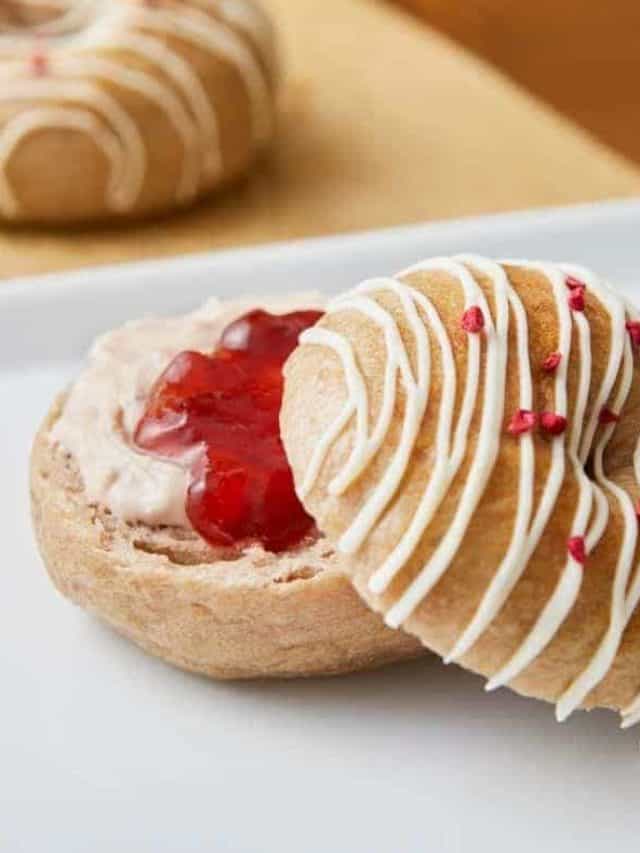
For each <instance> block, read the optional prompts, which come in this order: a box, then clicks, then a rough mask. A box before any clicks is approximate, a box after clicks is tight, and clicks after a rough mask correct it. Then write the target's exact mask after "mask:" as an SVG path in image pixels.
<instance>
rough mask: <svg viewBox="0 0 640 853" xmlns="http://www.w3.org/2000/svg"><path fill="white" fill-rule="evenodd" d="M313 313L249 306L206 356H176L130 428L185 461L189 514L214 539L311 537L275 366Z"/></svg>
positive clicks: (291, 541)
mask: <svg viewBox="0 0 640 853" xmlns="http://www.w3.org/2000/svg"><path fill="white" fill-rule="evenodd" d="M321 316H322V312H320V311H294V312H293V313H290V314H283V315H274V314H269V313H268V312H266V311H262V310H256V311H251V312H250V313H248V314H246V315H245V316H243V317H240V318H239V319H238V320H236V321H235V322H233V323H231V324H230V325H229V326H228V327H227V328H226V329H225V331H224V332H223V334H222V338H221V340H220V344H219V346H218V348H217V349H216V350H215V351H214V352H213V353H212V354H211V355H203V354H202V353H199V352H182V353H180V354H179V355H177V356H176V357H175V358H174V360H173V361H172V362H171V364H170V365H169V366H168V367H167V368H166V370H165V371H164V373H163V374H162V375H161V376H160V378H159V379H158V380H157V381H156V383H155V385H154V387H153V389H152V390H151V394H150V396H149V399H148V400H147V405H146V409H145V412H144V414H143V416H142V418H141V420H140V422H139V424H138V426H137V429H136V433H135V442H136V444H137V445H138V446H139V447H140V448H142V449H143V450H146V451H148V452H150V453H153V454H154V455H156V456H160V457H163V458H166V459H175V460H178V461H183V462H184V461H185V460H187V462H188V464H189V468H190V482H189V488H188V491H187V496H186V512H187V516H188V518H189V520H190V522H191V524H192V525H193V527H194V528H195V530H197V532H198V533H199V534H200V535H201V536H202V537H203V538H204V539H206V540H207V542H209V543H210V544H212V545H218V546H220V545H222V546H233V545H242V544H247V543H250V542H253V543H255V542H260V543H261V544H262V545H263V546H264V548H266V549H267V550H268V551H283V550H285V549H287V548H291V547H293V546H295V545H297V544H299V543H300V542H301V541H302V539H304V537H305V536H307V535H309V534H311V533H313V530H314V522H313V519H312V518H311V517H310V516H309V515H307V513H306V512H305V511H304V509H303V507H302V504H301V503H300V501H299V500H298V498H297V496H296V493H295V490H294V486H293V476H292V474H291V469H290V468H289V463H288V462H287V458H286V456H285V452H284V448H283V446H282V441H281V439H280V426H279V414H280V406H281V403H282V391H283V384H284V383H283V376H282V367H283V365H284V362H285V361H286V359H287V357H288V356H289V354H290V353H291V351H292V350H293V349H294V348H295V346H296V344H297V342H298V336H299V335H300V333H301V332H302V331H304V329H306V328H308V327H309V326H312V325H314V323H316V322H317V321H318V320H319V319H320V317H321Z"/></svg>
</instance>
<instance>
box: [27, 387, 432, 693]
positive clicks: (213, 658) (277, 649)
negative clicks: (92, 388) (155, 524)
mask: <svg viewBox="0 0 640 853" xmlns="http://www.w3.org/2000/svg"><path fill="white" fill-rule="evenodd" d="M61 405H62V399H61V400H59V401H58V402H57V403H56V404H55V405H54V407H53V408H52V410H51V412H50V414H49V416H48V417H47V419H46V421H45V423H44V424H43V426H42V428H41V429H40V432H39V433H38V435H37V437H36V440H35V443H34V447H33V452H32V460H31V497H32V512H33V521H34V527H35V531H36V536H37V541H38V545H39V547H40V551H41V553H42V556H43V559H44V562H45V564H46V567H47V570H48V572H49V574H50V576H51V579H52V580H53V582H54V583H55V585H56V587H57V588H58V589H59V590H60V592H62V593H63V595H65V596H67V597H68V598H70V599H71V600H72V601H74V602H75V603H77V604H79V605H80V606H82V607H84V608H86V609H88V610H90V611H91V612H93V613H95V614H96V615H97V616H99V617H100V618H101V619H103V620H104V621H106V622H108V623H109V624H110V625H112V626H113V627H114V628H115V629H116V630H118V631H119V632H120V633H122V634H123V635H125V636H127V637H128V638H129V639H131V640H133V641H134V642H135V643H137V644H138V645H139V646H141V647H142V648H143V649H145V650H146V651H148V652H150V653H151V654H154V655H157V656H158V657H161V658H163V659H164V660H166V661H168V662H170V663H172V664H175V665H176V666H179V667H181V668H183V669H187V670H191V671H194V672H199V673H202V674H204V675H208V676H211V677H215V678H253V677H289V676H311V675H321V674H322V675H325V674H327V675H328V674H338V673H344V672H351V671H353V670H358V669H363V668H369V667H375V666H380V665H382V664H386V663H389V662H391V661H395V660H401V659H405V658H411V657H415V656H417V655H418V654H420V647H419V644H418V643H417V642H416V641H415V640H414V639H413V638H410V637H408V636H406V635H403V634H401V633H398V632H394V631H391V630H389V629H387V628H385V627H384V626H383V625H382V622H381V620H380V618H379V617H378V616H376V615H375V614H373V613H371V612H370V611H369V610H368V608H366V607H365V605H364V604H363V603H362V602H361V601H360V599H359V598H358V596H357V595H356V593H355V592H354V591H353V589H352V587H351V585H350V583H349V581H348V580H347V579H346V578H345V577H344V575H342V574H341V573H340V571H339V570H338V565H337V564H338V560H337V558H336V557H335V556H334V555H333V554H332V551H331V549H330V548H329V547H328V546H326V545H324V544H322V543H317V544H316V545H314V546H311V547H309V548H306V549H303V550H302V551H300V552H299V553H296V554H295V555H285V556H283V557H282V558H277V559H274V558H273V555H266V554H265V552H262V551H260V552H256V553H255V554H252V553H249V554H245V555H244V556H243V557H240V558H238V556H237V555H235V558H233V557H232V555H227V558H226V559H221V558H220V555H218V558H217V559H216V558H215V557H214V556H213V552H212V551H211V549H209V548H208V546H207V545H206V544H205V543H204V542H203V541H202V540H201V539H200V538H199V537H197V536H195V535H194V534H191V533H190V532H188V531H185V530H179V529H169V528H164V529H162V528H159V529H152V528H149V527H145V526H144V525H127V524H124V523H123V522H121V521H119V520H117V519H115V518H113V517H112V516H111V515H110V514H109V513H108V512H107V511H105V510H104V509H101V508H98V507H92V506H89V505H87V503H86V501H85V499H84V496H83V491H82V483H81V481H80V479H79V475H78V473H77V470H75V469H74V465H73V462H72V460H70V459H69V458H68V457H67V456H66V455H65V454H64V453H63V452H62V451H60V450H59V449H56V448H54V447H53V446H52V444H51V442H50V441H49V438H48V434H49V430H50V429H51V426H52V425H53V423H54V422H55V420H56V418H57V417H58V416H59V413H60V409H61ZM261 562H262V563H264V565H261Z"/></svg>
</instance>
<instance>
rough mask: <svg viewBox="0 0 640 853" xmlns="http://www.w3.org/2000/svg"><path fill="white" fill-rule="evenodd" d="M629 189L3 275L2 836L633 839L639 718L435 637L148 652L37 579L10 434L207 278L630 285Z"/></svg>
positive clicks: (87, 843) (240, 286)
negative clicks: (456, 277) (404, 649)
mask: <svg viewBox="0 0 640 853" xmlns="http://www.w3.org/2000/svg"><path fill="white" fill-rule="evenodd" d="M639 233H640V203H623V204H610V205H601V206H595V207H594V206H588V207H581V208H574V209H568V210H561V211H543V212H538V213H527V214H517V215H510V216H499V217H491V218H485V219H479V220H478V219H477V220H467V221H462V222H451V223H445V224H438V225H431V226H426V227H416V228H408V229H400V230H392V231H387V232H381V233H380V232H378V233H371V234H363V235H356V236H353V237H339V238H333V239H328V240H314V241H307V242H303V243H294V244H290V245H288V246H272V247H264V248H258V249H251V250H244V251H237V252H225V253H222V254H217V255H209V256H203V257H196V258H184V259H177V260H174V261H162V262H158V263H145V264H140V265H135V266H127V267H125V266H123V267H111V268H109V269H102V270H94V271H86V272H79V273H74V274H72V275H64V276H53V277H49V280H43V279H40V280H36V279H34V280H32V281H21V282H16V283H13V284H9V285H7V284H3V285H0V519H1V520H2V521H1V523H2V534H3V535H2V545H3V552H2V562H1V565H2V578H1V579H2V583H1V586H0V676H1V679H0V723H1V725H0V850H2V851H11V853H13V851H22V850H24V851H30V853H32V851H35V853H40V851H46V853H58V851H64V853H70V851H82V853H84V851H92V853H103V851H109V853H111V851H116V850H118V851H122V853H127V851H136V853H146V851H149V853H159V851H176V853H188V851H196V850H197V851H201V850H207V851H210V850H215V851H234V853H241V852H242V853H244V851H255V853H272V851H273V853H312V852H313V853H315V851H317V853H328V852H329V851H336V853H359V851H362V853H377V851H381V853H382V851H384V853H388V851H394V853H410V852H411V851H421V853H423V851H453V850H456V851H457V850H465V851H468V850H469V851H471V850H473V851H482V850H492V851H516V850H517V851H519V853H525V851H536V853H539V851H540V850H547V851H560V850H562V851H574V850H575V851H577V850H580V851H582V853H585V851H594V850H611V849H614V848H615V849H616V850H617V851H632V850H634V851H635V850H638V837H640V836H639V830H640V810H639V808H638V792H639V791H640V751H639V749H638V740H639V739H640V730H636V731H633V730H632V731H629V732H620V731H618V729H617V718H616V717H614V716H613V715H611V714H607V713H593V714H590V715H587V714H576V715H575V716H574V717H573V718H572V719H571V720H570V721H569V722H568V723H565V724H564V725H562V726H560V725H558V724H557V723H556V722H555V721H554V718H553V711H552V709H551V707H549V706H546V705H543V704H540V703H536V702H533V701H526V700H524V699H521V698H518V697H516V696H514V695H513V694H511V693H509V692H508V691H506V690H503V691H499V692H497V693H494V694H491V695H486V694H485V693H484V692H483V690H482V681H481V679H479V678H476V677H474V676H471V675H468V674H465V673H463V672H462V671H460V670H458V669H457V668H455V667H449V668H445V667H443V666H442V665H441V664H440V663H439V662H438V661H436V660H435V659H432V660H428V661H423V662H420V663H416V664H411V665H404V666H401V667H397V668H395V669H388V670H386V671H384V672H378V673H372V674H366V675H358V676H352V677H349V678H341V679H334V680H312V681H307V682H298V683H273V684H259V683H253V684H214V683H210V682H207V681H205V680H203V679H200V678H196V677H192V676H189V675H186V674H183V673H180V672H178V671H177V670H174V669H171V668H170V667H168V666H165V665H164V664H162V663H160V662H159V661H156V660H154V659H152V658H148V657H146V656H145V655H144V654H143V653H142V652H139V651H138V650H137V649H135V648H134V647H133V646H131V645H129V644H127V643H126V642H125V641H124V640H121V639H119V638H118V637H116V636H114V635H113V634H112V633H111V632H110V631H108V630H107V629H106V628H103V627H102V626H101V625H100V624H99V623H98V622H96V621H95V620H94V619H92V618H90V617H89V616H87V615H85V614H84V613H83V612H82V611H80V610H78V609H76V608H74V607H72V606H71V605H70V604H68V603H67V602H66V601H64V600H63V599H62V598H61V597H60V596H58V595H57V594H56V593H55V592H54V591H53V589H52V587H51V586H50V584H49V582H48V580H47V579H46V577H45V574H44V571H43V570H42V567H41V565H40V561H39V559H38V556H37V554H36V551H35V547H34V543H33V538H32V534H31V530H30V524H29V518H28V496H27V453H28V449H29V444H30V441H31V438H32V435H33V431H34V429H35V427H36V424H37V422H38V420H39V418H40V417H41V416H42V415H43V414H44V412H45V409H46V407H47V405H48V402H49V399H50V397H51V395H52V394H53V392H54V391H55V390H56V389H57V388H58V387H59V386H60V384H61V383H62V381H63V380H64V379H65V378H66V377H67V376H68V375H70V374H71V372H72V371H73V370H75V369H77V364H78V360H79V359H80V358H81V356H82V354H83V351H84V350H85V348H86V346H87V344H88V343H89V341H90V339H91V338H92V337H93V336H94V335H95V334H96V333H97V332H99V331H101V330H103V329H106V328H108V327H109V326H111V325H113V324H114V323H118V322H120V321H122V320H125V319H127V318H130V317H134V316H136V315H139V314H141V313H145V312H151V311H161V312H167V311H182V310H183V309H187V308H190V307H192V306H194V305H195V304H197V303H198V302H200V301H202V300H203V299H204V298H205V297H207V296H209V295H211V294H217V295H220V296H226V295H231V294H237V293H240V292H251V291H253V292H257V291H286V290H288V289H300V288H309V287H312V288H313V287H319V288H327V289H337V288H340V287H343V286H346V285H349V284H352V283H355V282H356V281H357V280H359V279H360V278H363V277H365V276H367V275H372V274H381V273H387V272H392V271H394V270H396V269H399V268H401V267H403V266H406V265H407V264H408V263H410V262H412V261H416V260H418V259H420V258H421V257H424V256H428V255H433V254H446V253H451V252H454V251H463V250H468V251H474V252H482V253H486V254H489V255H497V256H508V257H517V256H525V257H531V258H533V257H538V258H549V259H555V260H576V261H579V262H581V263H585V264H590V265H593V266H594V267H596V268H597V269H599V270H601V271H604V272H606V273H607V274H609V275H610V276H611V277H612V279H613V280H614V281H617V282H618V284H619V285H620V287H621V288H622V289H624V290H625V291H626V292H627V293H628V294H630V295H633V294H634V292H635V293H636V294H637V293H638V292H640V289H639V288H638V287H636V286H634V282H636V281H638V280H639V278H640V244H639V243H638V239H639V237H638V235H639Z"/></svg>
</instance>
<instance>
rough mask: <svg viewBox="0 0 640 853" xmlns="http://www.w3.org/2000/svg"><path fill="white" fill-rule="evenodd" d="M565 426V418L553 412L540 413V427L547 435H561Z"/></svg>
mask: <svg viewBox="0 0 640 853" xmlns="http://www.w3.org/2000/svg"><path fill="white" fill-rule="evenodd" d="M566 428H567V419H566V418H565V417H563V416H562V415H558V414H556V413H555V412H541V413H540V429H541V430H542V431H543V432H546V433H548V434H549V435H562V433H563V432H564V431H565V429H566Z"/></svg>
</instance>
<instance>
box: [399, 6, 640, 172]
mask: <svg viewBox="0 0 640 853" xmlns="http://www.w3.org/2000/svg"><path fill="white" fill-rule="evenodd" d="M399 2H401V3H403V4H404V5H405V6H407V7H409V8H411V9H413V10H414V11H415V12H417V13H418V14H419V15H421V16H422V17H423V18H424V19H425V20H426V21H428V22H429V23H430V24H432V25H433V26H436V27H438V28H439V29H440V30H441V31H442V32H445V33H447V34H449V35H450V36H452V37H453V38H455V39H457V40H459V41H460V42H461V43H462V44H465V45H467V46H468V47H469V48H471V49H472V50H474V51H476V52H477V53H478V54H479V55H480V56H483V57H485V58H486V59H488V60H490V61H491V62H494V63H495V64H496V65H497V66H498V67H499V68H502V69H503V70H504V71H506V72H507V73H508V74H510V75H511V76H512V77H513V78H514V79H515V80H517V81H518V82H520V83H521V84H522V85H524V86H526V87H527V88H529V89H530V90H531V91H532V92H535V93H536V94H538V95H539V96H540V97H542V98H544V100H545V101H547V102H548V103H550V104H553V105H554V106H555V107H556V108H557V109H559V110H561V111H562V112H563V113H565V114H566V115H567V116H569V117H570V118H572V119H573V120H574V121H576V122H579V123H580V124H582V125H583V126H584V127H586V128H588V129H589V130H591V132H593V133H595V134H597V135H598V136H599V137H600V138H601V139H602V140H604V141H605V142H606V143H608V144H609V145H612V146H614V147H616V148H617V149H618V150H620V151H621V152H622V153H624V154H626V155H627V156H629V157H631V158H633V159H634V160H636V161H640V96H639V94H638V76H639V75H640V51H639V50H638V37H639V35H640V3H638V2H637V0H607V2H605V3H603V2H601V0H562V2H558V0H536V2H535V3H518V2H514V1H513V0H464V2H452V0H399Z"/></svg>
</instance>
